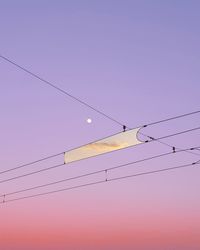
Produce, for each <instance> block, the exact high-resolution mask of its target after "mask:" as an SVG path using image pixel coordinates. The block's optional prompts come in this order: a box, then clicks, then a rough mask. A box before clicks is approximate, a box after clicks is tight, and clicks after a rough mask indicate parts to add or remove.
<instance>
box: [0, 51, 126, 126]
mask: <svg viewBox="0 0 200 250" xmlns="http://www.w3.org/2000/svg"><path fill="white" fill-rule="evenodd" d="M0 57H1V58H2V59H4V60H5V61H7V62H9V63H11V64H12V65H14V66H15V67H17V68H19V69H21V70H23V71H24V72H26V73H28V74H29V75H31V76H33V77H35V78H37V79H38V80H40V81H42V82H43V83H45V84H47V85H48V86H50V87H52V88H54V89H56V90H57V91H59V92H61V93H62V94H64V95H66V96H68V97H70V98H72V99H73V100H75V101H77V102H79V103H81V104H82V105H84V106H86V107H88V108H90V109H92V110H94V111H95V112H97V113H99V114H100V115H102V116H104V117H106V118H107V119H109V120H111V121H113V122H115V123H117V124H118V125H120V126H123V125H124V124H122V123H121V122H119V121H117V120H116V119H114V118H113V117H111V116H109V115H107V114H105V113H104V112H102V111H100V110H99V109H97V108H95V107H93V106H91V105H90V104H88V103H87V102H85V101H82V100H81V99H79V98H77V97H75V96H73V95H71V94H70V93H69V92H67V91H65V90H63V89H61V88H60V87H57V86H56V85H55V84H54V83H52V82H49V81H47V80H45V79H44V78H42V77H40V76H39V75H37V74H35V73H33V72H31V71H30V70H28V69H26V68H24V67H22V66H20V65H19V64H17V63H15V62H14V61H12V60H10V59H9V58H7V57H5V56H3V55H0Z"/></svg>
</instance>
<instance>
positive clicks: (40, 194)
mask: <svg viewBox="0 0 200 250" xmlns="http://www.w3.org/2000/svg"><path fill="white" fill-rule="evenodd" d="M197 164H199V163H197V162H193V163H190V164H186V165H180V166H176V167H170V168H165V169H158V170H153V171H148V172H141V173H137V174H132V175H126V176H121V177H116V178H112V179H106V180H105V179H104V180H102V181H95V182H89V183H86V184H82V185H77V186H72V187H68V188H62V189H57V190H53V191H48V192H43V193H38V194H33V195H28V196H23V197H19V198H15V199H10V200H4V201H3V202H0V204H3V203H7V202H14V201H19V200H24V199H28V198H33V197H39V196H44V195H49V194H54V193H59V192H63V191H67V190H72V189H78V188H82V187H87V186H92V185H96V184H100V183H106V182H112V181H118V180H123V179H127V178H133V177H139V176H142V175H149V174H156V173H161V172H167V171H172V170H176V169H181V168H186V167H190V166H194V165H197Z"/></svg>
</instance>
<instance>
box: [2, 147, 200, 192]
mask: <svg viewBox="0 0 200 250" xmlns="http://www.w3.org/2000/svg"><path fill="white" fill-rule="evenodd" d="M196 148H199V147H194V148H187V149H182V150H178V151H176V152H169V153H164V154H159V155H155V156H151V157H148V158H144V159H141V160H137V161H133V162H128V163H126V164H122V165H118V166H114V167H110V168H106V169H103V170H98V171H94V172H90V173H87V174H82V175H78V176H74V177H70V178H65V179H62V180H58V181H54V182H49V183H46V184H42V185H37V186H34V187H30V188H25V189H21V190H18V191H13V192H10V193H5V194H2V195H0V197H5V196H6V197H7V196H10V195H14V194H18V193H23V192H26V191H31V190H35V189H38V188H43V187H48V186H52V185H56V184H59V183H62V182H67V181H71V180H76V179H81V178H84V177H88V176H91V175H96V174H100V173H104V172H106V173H107V172H108V171H113V170H116V169H119V168H124V167H127V166H133V165H134V164H137V163H141V162H145V161H149V160H153V159H157V158H161V157H164V156H168V155H171V154H174V153H180V152H184V151H186V150H194V149H196Z"/></svg>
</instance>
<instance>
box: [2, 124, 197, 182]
mask: <svg viewBox="0 0 200 250" xmlns="http://www.w3.org/2000/svg"><path fill="white" fill-rule="evenodd" d="M199 129H200V127H197V128H192V129H188V130H184V131H181V132H177V133H174V134H170V135H166V136H162V137H159V138H153V137H151V138H149V139H150V140H148V141H146V143H150V142H154V141H158V140H160V139H166V138H170V137H174V136H177V135H180V134H185V133H189V132H192V131H195V130H199ZM86 145H87V144H86ZM139 145H140V144H139ZM130 147H132V146H129V147H127V148H130ZM171 148H172V147H171ZM193 149H196V147H195V148H193ZM71 150H73V149H70V150H68V151H65V152H69V151H71ZM118 150H121V149H118ZM118 150H115V151H118ZM181 150H182V149H179V151H181ZM183 151H184V152H190V149H189V150H188V149H187V150H184V149H183ZM107 153H110V152H107ZM107 153H103V154H107ZM190 153H191V154H194V155H198V156H199V154H196V153H194V152H190ZM61 154H63V152H62V153H58V154H55V155H52V156H49V157H44V158H41V159H40V160H37V161H33V162H30V163H27V164H23V165H20V166H18V167H14V168H10V169H7V170H4V171H2V172H0V175H1V174H4V173H7V172H11V171H14V170H18V169H20V168H24V167H26V166H30V165H32V164H35V163H38V162H41V161H44V160H45V159H49V158H53V157H55V156H59V155H61ZM103 154H102V155H103ZM64 165H68V164H65V163H62V164H58V165H55V166H51V167H48V168H43V169H40V170H36V171H33V172H30V173H27V174H23V175H19V176H15V177H12V178H9V179H5V180H0V183H4V182H8V181H12V180H16V179H19V178H22V177H26V176H30V175H34V174H37V173H41V172H44V171H48V170H51V169H55V168H58V167H61V166H64Z"/></svg>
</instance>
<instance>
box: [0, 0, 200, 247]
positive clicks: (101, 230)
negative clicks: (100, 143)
mask: <svg viewBox="0 0 200 250" xmlns="http://www.w3.org/2000/svg"><path fill="white" fill-rule="evenodd" d="M199 9H200V2H199V1H195V0H191V1H189V0H188V1H156V0H153V1H147V0H146V1H128V0H125V1H118V0H116V1H114V0H113V1H111V0H108V1H104V0H103V1H87V0H85V1H80V0H79V1H31V0H30V1H21V0H18V1H11V0H9V1H0V30H1V39H0V41H1V42H0V45H1V46H0V54H2V55H4V56H7V57H8V58H10V59H12V60H13V61H15V62H17V63H19V64H20V65H22V66H24V67H26V68H28V69H29V70H31V71H32V72H34V73H37V74H39V75H40V76H42V77H43V78H45V79H47V80H49V81H51V82H53V83H55V84H56V85H57V86H59V87H60V88H63V89H64V90H66V91H68V92H69V93H71V94H72V95H74V96H76V97H78V98H80V99H82V100H83V101H86V102H88V103H89V104H91V105H92V106H94V107H96V108H98V109H99V110H101V111H103V112H105V113H106V114H108V115H111V116H112V117H114V118H115V119H116V120H119V121H120V122H121V123H123V124H126V125H127V126H129V127H138V126H140V125H144V124H146V123H150V122H152V121H157V120H160V119H164V118H167V117H171V116H176V115H179V114H182V113H187V112H191V111H195V110H198V109H199V107H200V105H199V93H200V70H199V65H200V59H199V58H200V49H199V44H200V30H199V26H200V14H199ZM0 82H1V83H0V114H1V122H0V131H1V140H0V146H1V157H0V170H1V171H3V170H4V169H9V168H12V167H15V166H18V165H20V164H23V163H26V162H29V161H33V160H35V159H39V158H41V157H43V156H48V155H51V154H54V153H58V152H63V151H65V150H68V149H71V148H74V147H77V146H79V145H83V144H86V143H89V142H90V141H93V140H97V139H100V138H102V137H105V136H108V135H112V134H114V133H117V132H121V130H122V128H121V127H120V126H118V125H117V124H115V123H113V122H112V121H110V120H108V119H106V118H104V117H102V116H101V115H99V114H97V113H95V112H94V111H92V110H90V109H88V108H86V107H84V106H82V105H80V104H79V103H77V102H74V101H73V100H72V99H70V98H67V97H66V96H64V95H62V94H61V93H59V92H57V91H56V90H54V89H52V88H50V87H48V86H45V85H44V84H43V83H42V82H40V81H39V80H37V79H34V78H33V77H31V76H29V75H27V74H25V73H24V72H22V71H20V70H18V69H16V68H15V67H14V66H12V65H10V64H8V63H7V62H5V61H4V60H2V59H0ZM88 117H90V118H92V120H93V122H92V123H91V124H88V123H87V122H86V120H87V118H88ZM198 126H199V115H194V116H190V117H187V118H183V119H180V120H177V121H173V122H169V123H165V124H159V125H156V126H152V127H149V128H145V129H144V130H142V131H143V132H144V133H148V134H149V135H152V136H155V137H159V136H162V135H166V134H170V133H174V132H177V131H181V130H185V129H190V128H193V127H198ZM199 139H200V135H199V131H196V132H193V133H190V134H187V135H182V136H178V137H174V138H170V139H166V140H164V142H167V143H169V144H172V145H174V146H178V147H182V148H187V147H193V146H200V140H199ZM170 150H171V149H170V148H168V147H166V146H164V145H161V144H159V143H156V142H154V143H151V144H145V145H139V146H136V147H133V148H130V149H127V150H122V151H121V152H114V153H113V154H107V155H104V156H99V157H96V158H91V159H88V160H84V161H81V162H79V163H73V164H71V166H65V167H63V168H60V169H55V170H52V171H49V172H45V173H43V174H40V175H35V176H32V177H27V178H22V179H19V180H16V181H13V182H8V183H4V184H3V183H2V184H0V185H1V188H0V193H1V194H3V193H5V192H10V191H13V190H18V189H21V188H25V187H30V186H32V185H40V184H42V183H46V182H50V181H55V180H59V179H61V178H67V177H68V176H74V175H79V174H84V173H86V172H89V171H94V170H98V169H104V168H107V167H112V166H115V165H119V164H123V163H126V162H129V161H134V160H138V159H142V158H146V157H148V156H151V155H155V154H159V153H164V152H169V151H170ZM199 158H200V156H196V155H190V154H187V153H180V154H179V155H173V156H170V157H166V158H162V159H159V160H155V161H151V162H146V163H145V164H139V165H138V166H134V167H130V168H126V169H122V170H120V171H118V172H116V173H112V176H114V177H115V176H119V175H126V174H130V173H136V172H139V171H148V170H152V169H158V168H160V167H172V166H178V165H182V164H187V163H191V162H193V161H196V160H198V159H199ZM62 161H63V159H62V157H58V159H55V160H53V161H48V162H47V163H43V164H38V165H34V166H31V167H30V168H26V169H22V170H20V171H16V172H12V173H10V174H6V175H2V176H1V180H3V179H5V178H9V177H13V176H15V175H19V174H23V173H27V172H28V171H29V170H31V171H33V170H37V169H39V168H42V167H48V166H50V165H52V164H58V163H60V162H62ZM139 168H141V169H139ZM199 174H200V169H199V168H198V167H195V168H188V169H183V170H176V171H174V172H170V173H163V174H157V175H151V176H145V177H138V178H134V179H128V180H123V181H120V182H114V183H109V184H107V183H106V184H102V185H98V186H92V187H87V188H83V189H79V190H72V191H68V192H64V193H59V194H54V195H50V196H46V197H40V198H35V199H30V200H24V201H20V202H13V203H8V204H4V206H1V208H0V219H1V223H0V224H1V225H0V247H1V248H2V249H4V250H8V249H9V250H11V249H12V250H18V249H20V250H21V249H23V248H25V249H27V246H28V247H29V248H28V249H31V250H32V249H33V250H36V249H37V250H40V249H43V250H55V249H56V250H57V249H58V250H63V249H66V248H67V249H73V250H82V249H84V250H85V249H87V250H90V249H95V250H96V249H97V250H107V249H109V250H118V249H119V250H122V249H123V250H129V249H137V250H147V249H148V250H151V249H153V250H155V249H156V250H157V249H167V250H168V249H173V250H179V249H181V250H193V249H195V250H196V249H199V248H200V240H199V238H200V237H199V236H200V223H199V221H200V200H199V190H200V184H199ZM98 178H102V176H99V177H97V178H96V179H95V178H90V179H89V180H92V181H93V180H97V179H98ZM86 181H87V180H86ZM71 184H72V185H74V184H75V185H76V184H79V182H73V183H71ZM68 185H70V184H68V183H63V184H62V185H59V186H56V187H51V188H49V189H45V190H42V191H46V190H53V189H56V188H63V187H67V186H68ZM35 192H39V190H36V191H35ZM31 193H33V192H31ZM18 196H20V195H18ZM18 196H17V197H18ZM1 232H3V233H1ZM31 247H32V248H31Z"/></svg>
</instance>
